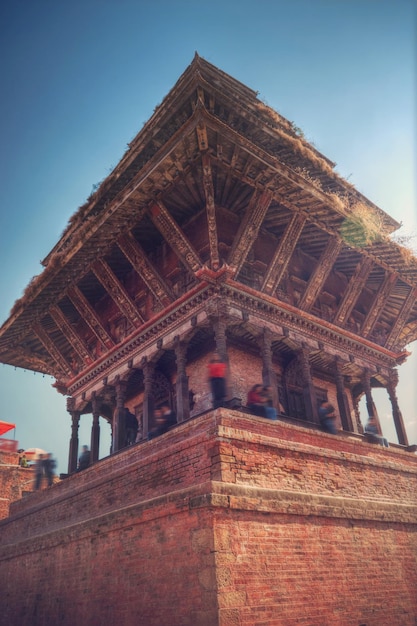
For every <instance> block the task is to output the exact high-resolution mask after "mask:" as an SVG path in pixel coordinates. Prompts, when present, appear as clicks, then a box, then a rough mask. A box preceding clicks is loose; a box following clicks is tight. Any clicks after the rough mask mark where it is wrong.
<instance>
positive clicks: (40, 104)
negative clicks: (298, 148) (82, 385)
mask: <svg viewBox="0 0 417 626" xmlns="http://www.w3.org/2000/svg"><path fill="white" fill-rule="evenodd" d="M415 31H416V3H415V1H414V0H396V2H393V1H392V0H389V1H385V0H258V1H257V2H253V1H248V0H239V2H237V1H234V0H233V1H231V0H223V1H222V2H219V1H218V0H212V1H211V2H210V3H199V2H191V0H190V1H184V0H183V1H181V0H177V1H175V2H173V1H171V0H169V1H161V0H159V1H158V0H151V1H147V0H136V1H133V0H111V1H110V0H82V1H80V0H72V2H71V3H61V2H56V1H52V0H50V1H47V0H37V1H36V2H32V1H30V0H14V2H9V3H2V6H1V8H0V59H1V60H0V64H1V80H2V98H1V100H0V125H1V129H0V130H1V138H2V140H1V143H0V207H1V211H0V244H1V245H0V255H1V262H0V293H1V298H0V321H1V323H2V322H3V321H5V320H6V319H7V317H8V314H9V311H10V309H11V307H12V305H13V303H14V301H15V300H16V299H17V298H19V297H20V296H21V295H22V293H23V291H24V289H25V287H26V285H27V284H28V282H29V281H30V279H31V278H32V277H33V276H34V275H36V274H39V273H40V271H41V269H42V268H41V265H40V260H41V259H43V258H44V257H45V256H46V255H47V254H48V252H49V251H50V250H51V248H52V247H53V246H54V244H55V243H56V241H57V240H58V238H59V237H60V235H61V234H62V232H63V230H64V228H65V226H66V224H67V222H68V219H69V217H70V216H71V215H72V214H73V213H74V212H75V211H76V209H77V208H78V207H79V206H81V205H82V204H83V203H84V202H85V200H86V199H87V197H88V196H89V194H90V193H91V191H92V188H93V186H94V185H95V184H96V183H98V182H99V181H101V180H102V179H103V178H105V177H106V176H107V175H108V174H109V172H110V171H111V170H112V169H113V167H114V166H115V165H116V164H117V163H118V161H119V159H120V158H121V156H122V155H123V153H124V151H125V149H126V147H127V143H128V142H129V141H130V140H131V139H132V138H133V137H134V136H135V135H136V133H137V132H138V131H139V130H140V129H141V127H142V125H143V124H144V123H145V122H146V120H147V119H148V118H149V117H150V116H151V114H152V112H153V110H154V108H155V107H156V106H157V105H158V104H159V103H160V102H161V101H162V99H163V97H164V96H165V95H166V94H167V93H168V91H169V90H170V89H171V87H172V86H173V85H174V83H175V82H176V80H177V79H178V78H179V76H180V75H181V73H182V72H183V71H184V69H185V68H186V67H187V65H189V63H190V62H191V60H192V58H193V56H194V52H195V51H198V53H199V54H200V55H201V56H203V57H204V58H205V59H207V60H208V61H210V62H211V63H213V64H214V65H216V66H217V67H219V68H220V69H222V70H224V71H225V72H227V73H228V74H231V75H232V76H234V77H235V78H237V79H238V80H240V81H242V82H243V83H244V84H246V85H248V86H249V87H251V88H253V89H255V90H257V91H258V92H259V97H260V98H261V99H262V100H263V101H264V102H265V103H266V104H268V105H269V106H271V107H273V108H274V109H275V110H277V111H279V112H280V113H281V114H282V115H284V116H285V117H287V118H288V119H289V120H292V121H294V123H295V124H296V125H297V126H298V127H300V128H301V129H302V130H303V132H304V134H305V136H306V138H307V139H308V140H309V141H311V142H313V143H314V144H315V146H316V147H317V148H318V149H319V150H320V151H321V152H323V153H324V154H325V155H326V156H327V157H329V158H330V159H332V160H333V161H335V162H336V163H337V168H336V169H337V171H338V172H339V173H340V174H341V175H342V176H344V177H345V178H348V180H349V181H350V182H351V183H353V184H354V185H355V186H356V187H357V189H359V191H361V192H362V193H364V194H365V195H366V196H367V197H368V198H370V199H371V200H372V201H373V202H375V203H376V204H377V205H379V206H380V207H381V208H382V209H383V210H385V211H386V212H387V213H389V214H390V215H392V216H393V217H394V218H395V219H397V220H398V221H399V222H401V223H402V224H403V227H402V229H401V231H400V234H403V235H411V236H412V235H415V233H416V231H417V215H416V205H415V189H414V187H413V180H414V177H415V131H416V129H415V113H416V110H415V105H416V103H415V100H414V97H415V88H416V85H415V73H416V67H415V58H416V52H417V51H416V41H415ZM413 245H414V249H415V248H416V243H415V239H414V240H413ZM409 349H410V350H413V346H410V347H409ZM416 368H417V359H416V357H415V356H414V355H413V356H412V357H411V358H410V359H409V361H408V362H407V364H406V365H404V366H403V367H401V368H400V385H399V389H398V396H399V400H400V407H401V409H402V412H403V415H404V418H405V421H406V423H407V431H408V435H409V439H410V440H411V441H412V442H416V443H417V420H416V408H417V396H416V384H415V375H416ZM52 382H53V380H52V379H50V378H49V377H42V375H39V374H33V373H32V372H24V371H19V370H14V368H10V367H7V366H3V365H0V393H1V398H2V409H1V414H0V420H6V421H11V422H14V423H16V425H17V428H16V438H17V439H19V442H20V445H21V446H22V447H31V446H36V447H41V448H44V449H45V450H48V451H51V452H52V453H53V454H54V456H55V457H56V458H57V460H58V468H59V471H61V472H62V471H66V468H67V462H68V441H69V437H70V420H69V416H68V414H67V412H66V408H65V398H64V397H62V396H60V395H59V394H57V393H56V392H55V391H54V390H53V389H52V388H51V383H52ZM382 393H383V394H384V395H385V397H382V398H381V400H380V399H379V394H378V396H377V398H376V399H377V403H378V410H379V413H380V418H381V422H382V424H383V428H384V431H385V434H386V435H387V436H388V437H389V438H391V439H392V440H395V434H394V432H395V431H394V429H393V427H392V424H391V422H392V419H391V417H390V405H389V402H387V398H386V394H385V392H382ZM89 429H90V418H89V417H85V418H83V419H82V424H81V428H80V444H82V443H84V442H85V443H89ZM108 445H109V444H108V439H107V437H106V436H105V437H103V446H104V447H106V446H108ZM103 452H104V450H103Z"/></svg>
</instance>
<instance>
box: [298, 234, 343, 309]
mask: <svg viewBox="0 0 417 626" xmlns="http://www.w3.org/2000/svg"><path fill="white" fill-rule="evenodd" d="M342 246H343V241H342V240H341V239H338V238H337V237H330V239H329V241H328V242H327V246H326V248H325V249H324V251H323V253H322V255H321V256H320V259H319V261H318V263H317V265H316V268H315V270H314V271H313V273H312V275H311V276H310V279H309V281H308V283H307V287H306V290H305V291H304V293H303V295H302V297H301V300H300V303H299V307H300V309H302V310H303V311H309V310H310V309H311V307H312V306H313V304H314V302H315V301H316V299H317V296H318V295H319V293H320V291H321V289H322V288H323V285H324V283H325V282H326V279H327V277H328V275H329V274H330V272H331V270H332V267H333V265H334V264H335V262H336V259H337V257H338V256H339V253H340V251H341V249H342Z"/></svg>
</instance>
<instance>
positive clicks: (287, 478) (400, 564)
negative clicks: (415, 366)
mask: <svg viewBox="0 0 417 626" xmlns="http://www.w3.org/2000/svg"><path fill="white" fill-rule="evenodd" d="M416 493H417V456H416V455H415V454H414V453H412V452H407V451H405V450H403V449H401V448H400V447H391V448H389V449H388V450H387V449H383V448H382V447H380V446H376V445H372V444H369V443H366V442H365V441H364V440H363V439H362V438H361V437H360V436H355V435H352V436H350V435H348V436H347V435H341V436H332V435H327V434H324V433H321V432H320V431H318V430H317V431H316V430H313V429H307V428H303V427H299V426H295V425H292V424H287V423H282V422H269V421H266V420H263V419H262V418H256V417H252V416H248V415H244V414H242V413H240V412H237V411H230V410H226V409H218V410H217V411H212V412H209V413H207V414H205V415H202V416H200V417H198V418H195V419H193V420H190V421H188V422H186V423H183V424H180V425H178V426H177V427H176V428H174V429H173V430H171V431H170V432H168V433H166V434H165V435H163V436H161V437H160V438H158V439H154V440H152V441H149V442H145V443H142V444H138V445H136V446H133V447H131V448H129V449H128V450H126V451H122V452H120V453H118V454H116V455H114V456H112V457H109V458H107V459H104V460H103V461H100V462H99V463H97V464H96V465H94V466H92V467H91V468H89V469H87V470H85V471H84V472H82V473H80V474H76V475H73V476H71V477H69V478H68V479H66V480H63V481H62V482H61V483H59V484H57V485H54V486H53V487H52V488H50V489H48V490H46V491H43V492H37V493H33V494H30V495H29V496H28V497H26V498H25V499H23V500H20V501H18V502H16V503H14V504H13V505H12V507H11V515H10V517H9V518H8V519H7V520H3V521H2V522H0V536H1V547H0V583H1V590H2V593H1V600H0V611H1V612H0V614H1V616H2V618H1V623H2V624H5V625H8V626H26V625H27V626H29V625H30V626H37V625H54V626H55V625H58V624H60V625H65V626H74V625H75V624H77V625H80V626H81V625H82V626H103V625H104V624H106V625H107V624H109V625H110V624H120V625H121V626H138V625H143V626H216V625H221V626H255V625H257V626H261V625H262V626H272V625H275V626H276V625H280V626H281V625H282V626H292V625H293V624H303V625H309V626H353V625H354V626H360V625H363V626H365V625H366V626H415V624H416V619H417V594H416V589H417V532H416V531H417V503H416Z"/></svg>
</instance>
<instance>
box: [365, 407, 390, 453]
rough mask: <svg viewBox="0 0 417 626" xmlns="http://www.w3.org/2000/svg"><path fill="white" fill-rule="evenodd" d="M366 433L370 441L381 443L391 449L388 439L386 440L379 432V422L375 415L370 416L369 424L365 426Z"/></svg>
mask: <svg viewBox="0 0 417 626" xmlns="http://www.w3.org/2000/svg"><path fill="white" fill-rule="evenodd" d="M365 433H366V434H367V435H369V437H370V439H371V440H373V441H374V442H375V443H379V444H380V445H381V446H384V447H385V448H389V443H388V439H385V437H383V436H382V435H380V434H379V431H378V422H377V421H376V418H375V416H374V415H370V416H369V419H368V421H367V423H366V424H365Z"/></svg>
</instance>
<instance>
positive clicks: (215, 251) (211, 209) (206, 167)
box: [201, 153, 220, 270]
mask: <svg viewBox="0 0 417 626" xmlns="http://www.w3.org/2000/svg"><path fill="white" fill-rule="evenodd" d="M201 160H202V164H203V187H204V194H205V197H206V215H207V226H208V237H209V244H210V263H211V269H213V270H217V269H218V268H219V265H220V259H219V248H218V240H217V222H216V205H215V202H214V185H213V174H212V170H211V163H210V157H209V155H208V154H207V153H206V154H203V155H202V157H201Z"/></svg>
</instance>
